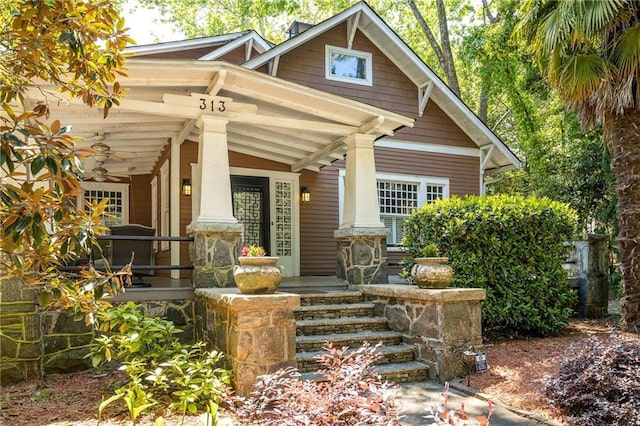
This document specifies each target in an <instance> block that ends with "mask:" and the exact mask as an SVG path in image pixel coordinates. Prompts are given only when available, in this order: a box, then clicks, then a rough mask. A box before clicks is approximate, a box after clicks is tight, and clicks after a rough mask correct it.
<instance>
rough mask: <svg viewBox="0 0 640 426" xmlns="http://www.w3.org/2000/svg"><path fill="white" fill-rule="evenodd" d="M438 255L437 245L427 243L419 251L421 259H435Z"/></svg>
mask: <svg viewBox="0 0 640 426" xmlns="http://www.w3.org/2000/svg"><path fill="white" fill-rule="evenodd" d="M439 255H440V249H439V248H438V245H437V244H434V243H429V244H427V245H425V246H424V247H422V250H420V256H421V257H437V256H439Z"/></svg>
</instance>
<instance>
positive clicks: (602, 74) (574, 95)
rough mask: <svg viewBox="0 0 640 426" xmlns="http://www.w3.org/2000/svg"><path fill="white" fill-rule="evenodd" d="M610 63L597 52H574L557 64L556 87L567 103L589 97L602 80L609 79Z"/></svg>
mask: <svg viewBox="0 0 640 426" xmlns="http://www.w3.org/2000/svg"><path fill="white" fill-rule="evenodd" d="M610 67H611V64H610V63H609V62H608V61H607V60H606V59H604V58H602V57H601V56H599V55H597V54H574V55H570V56H568V57H566V58H565V61H563V63H562V64H561V65H560V66H559V69H558V75H557V79H556V80H555V85H556V87H557V88H558V89H559V90H560V91H561V92H562V93H563V96H564V98H565V99H566V100H567V101H568V102H569V103H573V104H575V103H577V102H579V100H581V99H584V98H589V97H590V96H591V95H592V94H593V93H594V91H595V90H596V89H597V88H598V86H599V85H600V84H601V82H602V81H606V80H608V79H609V73H610Z"/></svg>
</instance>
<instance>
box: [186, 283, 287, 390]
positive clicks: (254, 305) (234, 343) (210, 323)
mask: <svg viewBox="0 0 640 426" xmlns="http://www.w3.org/2000/svg"><path fill="white" fill-rule="evenodd" d="M195 295H196V304H197V305H200V308H199V310H201V312H203V314H204V315H203V318H202V324H200V328H201V331H202V333H203V336H204V337H205V341H206V342H207V343H209V345H210V346H212V347H213V348H215V349H216V350H218V351H222V352H223V353H224V354H225V357H226V359H227V362H229V363H230V368H231V369H232V371H233V385H234V388H235V390H236V393H237V394H238V395H240V396H248V395H249V393H250V392H251V389H252V387H253V385H254V383H255V382H256V380H257V378H258V376H261V375H264V374H270V373H274V372H276V371H277V370H279V369H281V368H286V367H295V366H296V325H295V318H294V316H293V309H294V308H297V307H298V306H300V296H299V295H297V294H289V293H274V294H264V295H245V294H241V293H240V292H239V291H238V290H237V289H196V290H195Z"/></svg>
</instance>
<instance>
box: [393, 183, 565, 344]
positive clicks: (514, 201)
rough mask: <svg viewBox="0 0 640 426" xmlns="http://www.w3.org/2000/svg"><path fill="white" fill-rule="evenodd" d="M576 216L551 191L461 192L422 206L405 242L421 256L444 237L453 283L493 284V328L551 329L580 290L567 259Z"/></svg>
mask: <svg viewBox="0 0 640 426" xmlns="http://www.w3.org/2000/svg"><path fill="white" fill-rule="evenodd" d="M575 223H576V213H575V212H574V211H573V210H572V209H571V208H569V207H568V206H566V205H564V204H561V203H558V202H555V201H551V200H549V199H537V198H533V197H529V198H525V197H521V196H507V195H496V196H487V197H478V196H469V197H466V198H464V199H461V198H457V197H454V198H449V199H444V200H438V201H436V202H435V203H431V204H425V205H424V206H423V207H422V208H420V209H419V210H417V211H415V212H414V213H413V214H412V215H411V217H410V218H409V219H407V221H406V222H405V225H404V236H405V237H404V239H403V244H404V245H405V246H406V248H407V252H408V254H409V255H410V256H412V257H419V256H420V251H421V250H422V248H423V247H424V246H425V245H426V244H429V243H434V242H435V243H437V244H438V246H439V247H440V250H441V252H442V254H443V255H444V256H447V257H448V258H449V264H450V265H451V266H452V268H453V271H454V277H453V282H452V285H453V286H454V287H482V288H485V289H486V292H487V298H486V300H485V302H484V303H483V307H482V319H483V325H484V327H485V328H486V329H488V328H498V329H499V328H508V329H509V330H510V331H513V332H519V333H524V334H535V335H547V334H550V333H554V332H556V331H558V330H560V329H561V328H562V327H563V326H564V325H566V321H567V319H568V318H569V316H570V315H571V313H572V306H573V303H574V298H575V295H574V294H573V292H572V290H571V288H570V286H569V281H568V279H567V273H566V271H565V270H564V269H563V267H562V265H563V263H564V262H565V260H566V258H567V255H568V251H569V249H570V248H569V247H568V246H566V245H565V244H564V243H565V242H566V241H571V240H572V239H573V237H574V232H575ZM408 266H409V267H410V266H411V265H408Z"/></svg>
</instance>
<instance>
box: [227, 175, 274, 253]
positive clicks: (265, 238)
mask: <svg viewBox="0 0 640 426" xmlns="http://www.w3.org/2000/svg"><path fill="white" fill-rule="evenodd" d="M231 194H232V198H233V216H234V217H235V218H236V219H237V220H238V222H240V223H242V224H243V225H244V238H243V239H244V240H243V241H242V245H250V244H255V245H258V246H262V247H264V248H265V250H266V251H267V255H269V256H272V255H273V254H272V253H271V232H270V226H269V225H270V219H269V178H266V177H252V176H231Z"/></svg>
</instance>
